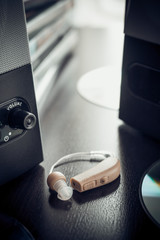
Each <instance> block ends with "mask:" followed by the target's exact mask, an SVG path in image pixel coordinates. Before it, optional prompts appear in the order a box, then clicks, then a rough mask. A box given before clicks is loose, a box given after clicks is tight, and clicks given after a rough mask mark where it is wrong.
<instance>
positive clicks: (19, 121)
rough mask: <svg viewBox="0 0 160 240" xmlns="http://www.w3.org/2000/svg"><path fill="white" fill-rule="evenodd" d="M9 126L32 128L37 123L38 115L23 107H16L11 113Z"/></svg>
mask: <svg viewBox="0 0 160 240" xmlns="http://www.w3.org/2000/svg"><path fill="white" fill-rule="evenodd" d="M8 118H9V119H8V120H9V126H10V127H12V128H20V129H25V130H30V129H32V128H34V126H35V125H36V116H35V115H34V114H33V113H30V112H27V111H25V110H23V109H21V108H15V109H13V110H12V111H11V112H10V113H9V117H8Z"/></svg>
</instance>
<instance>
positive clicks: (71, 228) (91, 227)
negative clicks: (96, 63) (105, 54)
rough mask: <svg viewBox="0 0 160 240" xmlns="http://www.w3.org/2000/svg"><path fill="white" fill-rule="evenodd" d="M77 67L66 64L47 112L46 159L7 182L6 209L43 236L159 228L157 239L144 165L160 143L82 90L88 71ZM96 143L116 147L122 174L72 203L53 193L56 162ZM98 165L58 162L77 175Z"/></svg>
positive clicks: (0, 193)
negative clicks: (144, 198)
mask: <svg viewBox="0 0 160 240" xmlns="http://www.w3.org/2000/svg"><path fill="white" fill-rule="evenodd" d="M71 64H73V62H72V63H71ZM73 65H74V64H73ZM74 67H75V65H74ZM74 69H76V68H74ZM67 71H70V70H67ZM70 73H71V72H65V71H64V73H63V75H62V77H61V78H60V80H59V81H58V82H57V83H56V86H55V89H53V99H52V103H51V104H50V105H49V106H48V107H47V109H46V111H45V114H44V116H43V117H42V118H41V129H42V140H43V148H44V162H43V163H42V164H40V165H39V166H36V167H35V168H33V169H31V170H30V171H29V172H27V173H25V174H24V175H22V176H20V177H19V178H17V179H15V180H13V181H12V182H10V183H7V184H6V185H4V186H2V187H1V188H0V211H1V212H2V213H6V214H8V215H10V216H13V217H15V218H16V219H18V220H19V221H20V222H21V223H22V224H24V225H25V226H26V227H27V228H28V229H29V230H30V232H31V233H32V234H33V236H34V237H35V239H39V240H51V239H54V240H56V239H58V240H61V239H63V240H67V239H68V240H74V239H75V240H89V239H90V240H104V239H105V240H106V239H117V240H118V239H139V238H140V237H142V236H143V237H144V236H148V235H151V234H152V239H157V236H160V229H159V228H158V227H157V226H156V225H154V224H153V223H152V221H151V220H150V219H149V218H148V216H147V215H146V213H145V212H144V210H143V208H142V206H141V203H140V199H139V184H140V180H141V177H142V175H143V173H144V171H145V170H146V169H147V168H148V167H149V166H150V165H151V164H152V163H153V162H154V161H156V160H158V159H159V158H160V143H159V142H158V141H156V140H154V139H151V138H149V137H147V136H144V135H143V134H141V133H140V132H138V131H137V130H135V129H132V128H130V127H129V126H127V125H125V124H124V123H123V122H121V121H120V120H119V119H118V111H113V110H109V109H107V108H102V107H98V106H96V105H93V104H91V103H89V102H87V101H86V100H84V99H83V98H81V97H80V96H79V95H78V93H77V91H76V83H77V79H78V77H79V76H80V73H78V70H75V71H74V73H73V72H72V74H70ZM33 144H34V143H33ZM90 150H109V151H111V152H113V153H115V154H116V155H117V156H118V157H119V159H120V162H121V174H120V177H119V178H118V179H117V180H116V181H115V182H113V183H111V184H109V185H106V186H103V187H100V188H97V189H94V190H91V191H88V192H84V193H78V192H74V194H73V197H72V199H71V200H70V201H67V202H63V201H60V200H58V199H57V197H56V194H54V193H53V194H50V192H49V189H48V187H47V184H46V179H47V176H48V172H49V169H50V167H51V165H52V164H53V163H54V162H55V161H56V160H58V159H59V158H60V157H62V156H64V155H66V154H70V153H74V152H79V151H90ZM33 157H34V156H33ZM92 164H94V163H88V162H76V163H69V164H67V165H63V166H61V167H59V168H58V169H59V170H60V171H62V172H63V173H64V174H65V175H66V177H67V180H68V181H69V179H70V177H71V176H74V175H76V174H77V173H78V172H81V171H83V170H85V169H87V168H90V167H91V166H92Z"/></svg>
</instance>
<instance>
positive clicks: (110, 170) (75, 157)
mask: <svg viewBox="0 0 160 240" xmlns="http://www.w3.org/2000/svg"><path fill="white" fill-rule="evenodd" d="M72 161H98V162H99V163H98V164H97V165H95V166H94V167H92V168H90V169H88V170H86V171H84V172H82V173H79V174H78V175H76V176H74V177H72V178H71V179H70V184H71V187H70V186H67V183H66V177H65V176H64V175H63V174H62V173H61V172H53V169H54V168H55V167H57V166H59V165H61V164H64V163H66V162H72ZM119 175H120V161H119V160H118V159H117V158H116V157H115V156H114V155H112V154H111V153H108V152H105V151H94V152H93V151H92V152H80V153H73V154H70V155H67V156H65V157H63V158H61V159H59V160H58V161H57V162H56V163H55V164H54V165H52V167H51V169H50V174H49V176H48V178H47V184H48V186H49V188H50V189H52V190H54V191H56V192H57V193H58V195H57V197H58V198H59V199H61V200H64V201H65V200H68V199H70V198H71V197H72V194H73V189H74V190H77V191H78V192H84V191H88V190H90V189H93V188H97V187H101V186H103V185H106V184H108V183H111V182H112V181H114V180H115V179H116V178H118V177H119Z"/></svg>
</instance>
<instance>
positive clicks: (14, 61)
mask: <svg viewBox="0 0 160 240" xmlns="http://www.w3.org/2000/svg"><path fill="white" fill-rule="evenodd" d="M28 63H30V55H29V48H28V38H27V32H26V23H25V17H24V9H23V1H22V0H12V1H11V0H0V74H2V73H5V72H8V71H11V70H14V69H16V68H19V67H21V66H24V65H26V64H28Z"/></svg>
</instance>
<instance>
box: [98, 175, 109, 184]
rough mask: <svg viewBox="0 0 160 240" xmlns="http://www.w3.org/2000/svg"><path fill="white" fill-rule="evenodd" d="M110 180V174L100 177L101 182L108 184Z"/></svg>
mask: <svg viewBox="0 0 160 240" xmlns="http://www.w3.org/2000/svg"><path fill="white" fill-rule="evenodd" d="M108 182H109V176H105V177H102V178H101V179H100V183H101V184H106V183H108Z"/></svg>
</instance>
